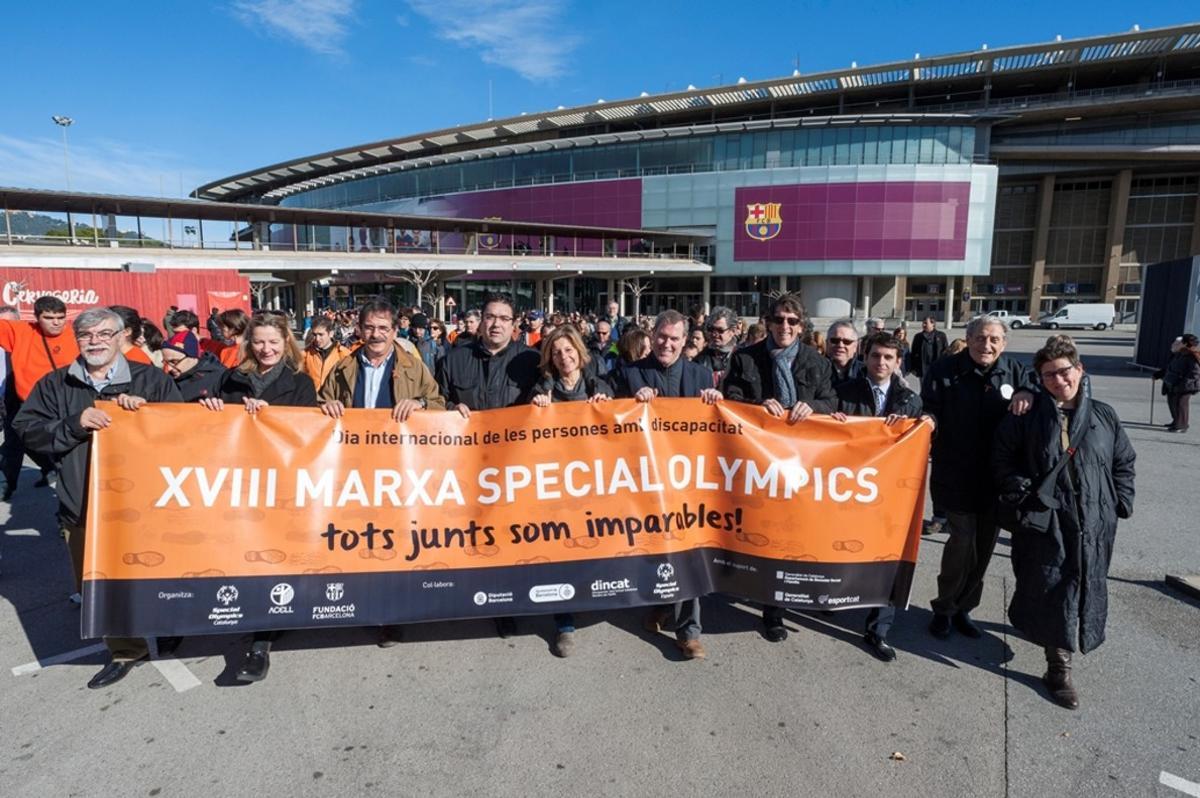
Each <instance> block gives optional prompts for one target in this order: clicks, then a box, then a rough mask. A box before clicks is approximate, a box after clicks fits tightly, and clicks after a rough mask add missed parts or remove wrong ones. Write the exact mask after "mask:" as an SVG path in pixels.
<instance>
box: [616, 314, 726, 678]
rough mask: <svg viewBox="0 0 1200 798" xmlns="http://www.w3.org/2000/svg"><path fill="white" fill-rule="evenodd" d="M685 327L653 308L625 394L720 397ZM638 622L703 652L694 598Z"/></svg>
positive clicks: (690, 651)
mask: <svg viewBox="0 0 1200 798" xmlns="http://www.w3.org/2000/svg"><path fill="white" fill-rule="evenodd" d="M687 333H688V320H687V317H685V316H684V315H683V314H682V313H680V312H679V311H677V310H664V311H663V312H662V313H660V314H658V317H657V318H656V319H655V320H654V334H653V335H652V336H651V337H650V354H649V355H647V356H646V357H644V358H642V359H641V360H638V361H636V362H634V363H631V364H629V366H627V367H626V368H625V370H624V375H625V383H624V391H625V393H626V396H629V397H632V398H634V399H637V400H638V401H639V402H650V401H653V400H654V399H656V398H658V397H660V396H661V397H665V398H680V397H694V398H698V399H700V401H702V402H704V403H705V404H709V405H711V404H714V403H716V402H719V401H721V398H722V397H721V392H720V391H718V390H716V389H715V388H713V377H712V372H711V371H709V369H708V368H707V367H706V366H701V365H698V364H697V363H694V362H691V361H688V360H687V359H685V358H684V357H683V347H684V343H685V342H686V340H687ZM644 625H645V627H646V629H647V630H648V631H651V632H655V633H657V632H659V631H661V630H662V629H664V628H666V627H668V626H669V627H670V628H672V629H673V630H674V632H675V644H676V645H677V646H678V647H679V650H680V651H681V652H683V656H684V657H685V658H687V659H704V657H705V656H707V652H705V650H704V645H703V644H702V643H701V642H700V632H701V626H700V599H699V598H694V599H689V600H687V601H681V602H679V603H677V604H674V605H668V606H664V607H658V608H655V609H653V610H651V611H650V613H649V615H647V616H646V620H645V622H644Z"/></svg>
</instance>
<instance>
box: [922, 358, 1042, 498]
mask: <svg viewBox="0 0 1200 798" xmlns="http://www.w3.org/2000/svg"><path fill="white" fill-rule="evenodd" d="M1021 390H1027V391H1033V392H1036V391H1037V390H1039V389H1038V387H1037V385H1036V382H1035V377H1034V373H1033V370H1032V369H1030V368H1028V367H1027V366H1025V365H1024V364H1023V363H1021V362H1020V361H1018V360H1017V359H1016V358H1013V357H1010V356H1009V355H1006V354H1001V355H1000V357H999V358H997V359H996V362H995V363H993V364H992V367H991V368H989V369H988V370H987V371H983V370H981V369H980V367H979V366H978V365H976V363H975V361H974V360H972V359H971V353H970V351H969V350H965V349H964V350H963V351H962V352H959V353H958V354H957V355H951V356H949V357H944V358H942V359H941V360H939V361H937V362H936V363H934V364H933V366H931V367H930V369H929V372H928V374H926V376H925V381H924V383H923V384H922V386H921V401H922V403H923V404H924V406H925V412H926V413H928V414H929V415H931V416H933V417H934V419H935V420H936V421H937V426H936V428H935V429H934V433H933V446H932V449H931V455H932V458H933V469H932V472H931V474H930V479H929V487H930V493H932V494H933V504H934V506H935V507H944V508H946V509H948V510H954V511H956V512H961V513H981V512H991V511H992V510H993V509H994V508H995V503H996V493H997V491H996V483H995V481H994V479H993V475H992V470H991V469H990V468H988V467H987V463H989V462H990V461H991V454H992V438H993V437H994V436H995V434H996V427H998V426H1000V422H1001V421H1003V420H1004V417H1005V416H1007V415H1008V405H1009V402H1010V400H1011V399H1012V397H1013V394H1015V393H1016V392H1017V391H1021Z"/></svg>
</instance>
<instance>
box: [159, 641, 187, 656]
mask: <svg viewBox="0 0 1200 798" xmlns="http://www.w3.org/2000/svg"><path fill="white" fill-rule="evenodd" d="M181 643H183V638H182V637H160V638H158V656H160V657H169V656H171V655H172V654H174V653H175V652H176V651H177V650H178V649H179V646H180V644H181Z"/></svg>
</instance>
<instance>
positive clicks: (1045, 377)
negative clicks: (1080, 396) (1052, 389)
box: [1041, 366, 1075, 382]
mask: <svg viewBox="0 0 1200 798" xmlns="http://www.w3.org/2000/svg"><path fill="white" fill-rule="evenodd" d="M1074 370H1075V366H1067V367H1066V368H1061V369H1054V370H1053V371H1043V372H1042V375H1041V376H1042V382H1049V381H1050V380H1051V379H1052V378H1054V377H1058V378H1059V379H1060V380H1063V381H1064V382H1065V381H1066V379H1067V378H1068V377H1070V376H1071V372H1072V371H1074Z"/></svg>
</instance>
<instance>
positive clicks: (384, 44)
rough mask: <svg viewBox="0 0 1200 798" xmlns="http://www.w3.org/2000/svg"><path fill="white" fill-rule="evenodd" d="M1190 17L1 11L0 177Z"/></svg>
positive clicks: (898, 12) (104, 169)
mask: <svg viewBox="0 0 1200 798" xmlns="http://www.w3.org/2000/svg"><path fill="white" fill-rule="evenodd" d="M1197 19H1200V7H1197V6H1196V5H1195V3H1194V2H1181V1H1180V2H1177V1H1176V0H1161V1H1158V2H1154V3H1151V4H1148V5H1146V6H1141V5H1140V4H1134V3H1129V2H1110V1H1109V0H1094V1H1093V2H1077V1H1075V0H1060V2H1056V3H1046V2H1028V1H1027V0H1013V1H1012V2H1005V1H1004V0H999V1H998V2H989V3H944V2H925V3H915V2H899V1H898V0H896V1H893V2H886V1H884V0H859V2H832V1H831V0H817V1H813V2H784V1H783V0H779V2H776V3H774V4H771V3H763V2H759V3H744V4H735V3H728V2H726V3H718V2H708V0H693V2H675V0H659V1H658V2H625V0H608V1H606V2H598V1H593V2H580V1H579V0H574V1H571V2H569V1H567V0H392V2H386V1H385V0H211V2H205V1H204V0H200V1H199V2H196V1H195V0H190V1H188V2H184V0H159V2H134V0H126V1H124V2H120V3H97V2H94V1H89V2H59V3H55V4H52V6H47V5H45V4H36V3H19V4H18V3H9V4H6V7H5V8H4V9H3V10H2V11H0V48H2V49H3V52H4V54H5V63H6V66H7V79H6V80H5V81H4V90H3V97H2V99H0V184H3V185H18V186H29V187H38V188H51V189H57V188H64V187H65V176H64V168H63V151H62V139H61V135H60V131H59V129H58V128H56V127H55V125H54V124H53V122H52V121H51V119H50V117H51V116H52V115H54V114H65V115H67V116H70V117H72V118H73V119H74V120H75V124H74V126H72V127H71V128H70V131H69V136H70V153H71V161H72V165H71V178H72V186H73V188H75V189H77V190H92V191H104V192H114V193H117V192H119V193H134V194H154V195H157V194H159V193H160V191H161V192H162V193H165V194H168V195H178V194H179V192H180V187H181V186H182V187H183V189H184V191H185V192H186V191H190V190H191V189H192V188H194V187H195V186H196V185H198V184H200V183H203V182H206V181H208V180H212V179H216V178H219V177H224V176H227V175H230V174H234V173H236V172H240V171H244V170H247V169H252V168H255V167H260V166H265V165H268V164H271V163H276V162H279V161H283V160H287V159H289V158H293V157H299V156H304V155H311V154H314V153H318V152H323V151H326V150H330V149H335V148H338V147H344V146H352V145H355V144H361V143H366V142H371V141H377V140H379V139H383V138H389V137H392V136H399V135H405V134H409V133H417V132H421V131H425V130H434V129H438V128H442V127H447V126H451V125H456V124H460V123H467V122H477V121H481V120H483V119H485V118H487V117H488V84H489V81H490V83H491V86H492V90H491V94H492V114H493V116H495V117H497V118H499V117H503V116H508V115H515V114H518V113H520V112H522V111H528V112H534V111H540V110H546V109H550V108H554V107H556V106H558V105H566V106H571V105H578V104H582V103H590V102H593V101H595V100H596V99H598V98H604V99H607V100H617V99H622V98H627V97H633V96H636V95H637V94H639V93H640V92H642V91H648V92H652V93H655V92H661V91H664V90H682V89H684V88H685V87H686V86H687V85H688V84H689V83H690V84H694V85H696V86H699V87H705V86H712V85H717V84H718V83H721V82H723V83H733V82H735V81H736V80H737V79H738V78H739V77H746V78H747V79H749V80H756V79H765V78H771V77H779V76H782V75H786V74H790V73H791V71H792V70H793V69H794V68H795V67H796V65H797V63H798V64H799V68H800V70H801V71H803V72H817V71H821V70H825V69H835V68H841V67H847V66H849V65H850V62H851V61H857V62H858V64H859V65H860V66H866V65H868V64H873V63H879V62H884V61H892V60H898V59H905V58H911V57H912V56H913V54H914V53H918V52H919V53H921V54H923V55H938V54H943V53H951V52H959V51H963V50H972V49H976V48H978V47H979V46H980V45H981V44H984V43H986V44H988V45H989V47H993V48H994V47H1000V46H1003V45H1013V44H1029V43H1035V42H1040V41H1049V40H1053V38H1054V36H1055V35H1056V34H1058V35H1062V36H1063V38H1072V37H1077V36H1089V35H1097V34H1104V33H1116V32H1121V31H1125V30H1128V29H1130V28H1131V27H1132V26H1133V25H1134V24H1138V25H1140V26H1141V27H1142V29H1147V28H1151V27H1158V26H1163V25H1171V24H1178V23H1183V22H1191V21H1196V20H1197Z"/></svg>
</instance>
